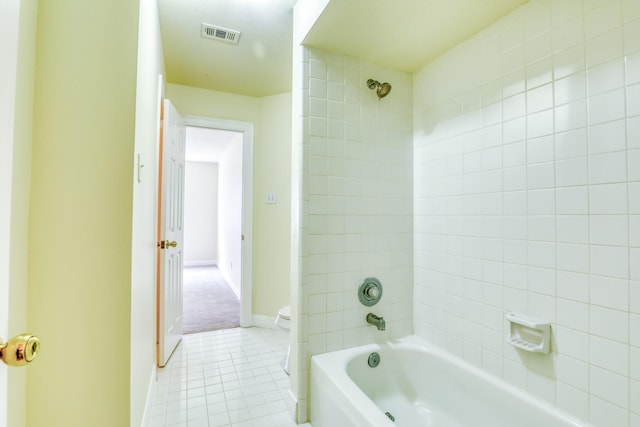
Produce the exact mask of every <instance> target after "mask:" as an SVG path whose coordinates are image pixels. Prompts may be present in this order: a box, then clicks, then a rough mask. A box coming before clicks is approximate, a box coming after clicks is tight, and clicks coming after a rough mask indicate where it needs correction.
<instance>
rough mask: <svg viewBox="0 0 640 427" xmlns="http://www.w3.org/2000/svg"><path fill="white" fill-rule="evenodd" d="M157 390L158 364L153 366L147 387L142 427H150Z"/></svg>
mask: <svg viewBox="0 0 640 427" xmlns="http://www.w3.org/2000/svg"><path fill="white" fill-rule="evenodd" d="M155 391H156V365H155V363H154V364H153V366H152V367H151V377H150V379H149V387H148V388H147V399H146V402H145V404H144V412H143V413H142V423H141V424H140V425H141V427H148V426H149V420H150V418H151V406H152V405H153V396H154V394H155Z"/></svg>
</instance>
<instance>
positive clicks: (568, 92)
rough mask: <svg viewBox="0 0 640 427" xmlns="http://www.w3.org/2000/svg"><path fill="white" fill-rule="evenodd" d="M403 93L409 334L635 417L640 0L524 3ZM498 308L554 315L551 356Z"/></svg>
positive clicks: (549, 392) (617, 421) (550, 393)
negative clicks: (411, 259)
mask: <svg viewBox="0 0 640 427" xmlns="http://www.w3.org/2000/svg"><path fill="white" fill-rule="evenodd" d="M392 95H393V94H392ZM383 102H384V101H383ZM413 103H414V206H415V223H414V231H415V240H414V249H415V252H414V254H415V270H414V278H415V290H414V293H415V302H414V313H415V331H416V333H417V334H419V335H421V336H424V337H426V338H428V339H431V340H434V341H435V342H437V343H438V344H440V345H442V346H443V347H445V348H446V349H448V350H449V351H451V352H452V353H454V354H456V355H458V356H461V357H463V358H464V359H466V360H468V361H470V362H471V363H473V364H475V365H477V366H480V367H482V368H483V369H484V370H486V371H488V372H490V373H492V374H494V375H496V376H498V377H501V378H504V379H505V380H506V381H508V382H510V383H513V384H515V385H517V386H519V387H521V388H523V389H526V390H528V391H529V392H531V393H533V394H534V395H536V396H538V397H540V398H542V399H545V400H548V401H549V402H551V403H552V404H554V405H556V406H558V407H560V408H562V409H563V410H566V411H568V412H570V413H572V414H574V415H575V416H577V417H579V418H581V419H583V420H588V421H589V422H591V423H593V424H594V425H595V426H602V427H604V426H616V427H625V426H639V425H640V2H638V1H636V0H606V1H598V0H585V1H582V0H564V1H560V0H557V1H556V0H554V1H549V0H531V1H530V2H529V3H528V4H526V5H525V6H523V7H521V8H520V9H518V10H516V11H515V12H513V13H512V14H510V15H509V16H507V17H506V18H504V19H502V20H500V21H499V22H497V23H496V24H495V25H492V26H491V27H490V28H487V29H486V30H484V31H482V32H481V33H480V34H478V35H476V36H475V37H473V38H472V39H470V40H468V41H467V42H465V43H463V44H461V45H459V46H458V47H456V48H454V49H452V50H450V51H449V52H447V53H446V54H445V55H443V56H442V57H440V58H439V59H437V60H436V61H434V62H432V63H430V64H429V65H427V66H426V67H424V68H423V69H422V70H420V71H419V72H417V73H416V74H415V76H414V92H413ZM509 311H515V312H519V313H524V314H528V315H531V316H535V317H539V318H542V319H546V320H548V321H550V322H551V323H552V330H553V342H552V353H551V354H550V355H548V356H543V355H535V354H527V353H524V352H521V351H517V350H515V349H514V348H513V347H511V346H510V345H508V344H507V343H506V342H505V334H506V332H507V324H506V323H505V321H504V315H505V313H507V312H509Z"/></svg>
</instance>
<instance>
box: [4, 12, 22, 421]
mask: <svg viewBox="0 0 640 427" xmlns="http://www.w3.org/2000/svg"><path fill="white" fill-rule="evenodd" d="M19 16H20V6H19V2H13V1H4V0H0V38H1V39H2V43H0V58H2V61H3V65H2V66H1V67H0V340H2V341H4V340H7V339H8V338H10V337H9V297H10V293H9V288H10V283H9V277H10V268H11V209H12V205H11V188H12V182H13V144H14V135H15V134H14V127H15V122H14V118H15V108H16V103H15V100H16V99H15V97H16V73H17V69H18V42H19V41H18V37H19V28H18V27H19V22H20V18H19ZM8 369H9V368H8V367H7V366H5V365H4V364H2V363H1V362H0V427H6V426H7V410H8V405H7V400H8V386H9V384H8V380H7V375H8Z"/></svg>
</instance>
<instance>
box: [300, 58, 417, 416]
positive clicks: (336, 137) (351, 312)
mask: <svg viewBox="0 0 640 427" xmlns="http://www.w3.org/2000/svg"><path fill="white" fill-rule="evenodd" d="M299 49H301V50H296V52H295V54H294V58H295V59H294V61H296V62H294V64H296V66H297V67H298V69H297V70H296V71H294V74H295V75H296V77H295V78H294V90H296V89H298V90H299V92H297V94H298V95H299V98H294V99H297V101H294V103H296V104H294V105H295V109H294V111H295V112H296V113H295V114H296V117H295V118H294V120H298V121H299V122H298V123H296V124H295V125H294V129H297V130H298V133H297V134H296V135H294V143H297V144H301V146H298V147H294V153H295V156H299V155H301V156H302V157H301V158H300V157H294V164H296V163H297V162H299V161H300V160H302V162H301V165H302V169H301V170H300V172H299V176H300V177H301V179H302V187H301V191H300V192H296V193H295V197H296V198H301V200H294V204H296V203H297V204H298V206H301V210H300V212H299V217H298V218H297V219H296V220H295V221H294V223H296V224H298V223H299V224H300V225H299V226H300V229H299V230H298V233H299V239H300V240H299V245H300V246H299V247H300V248H301V249H300V256H301V257H300V259H299V268H300V270H299V276H298V277H297V278H296V277H295V276H294V282H295V283H296V284H298V283H299V287H298V288H297V289H296V291H295V292H294V293H293V294H294V295H296V293H297V300H296V301H295V303H294V305H293V310H294V311H293V315H294V317H295V316H296V314H297V313H298V312H299V322H298V325H294V328H293V330H292V333H293V334H294V337H295V339H296V340H297V341H298V343H299V347H298V348H294V357H296V361H295V362H294V364H293V367H294V369H293V371H294V373H293V390H294V393H295V395H296V396H297V398H298V414H297V416H298V419H299V420H300V421H302V420H305V419H306V416H307V385H308V364H309V360H310V359H309V357H310V356H311V355H313V354H319V353H324V352H327V351H333V350H340V349H343V348H346V347H352V346H356V345H360V344H365V343H371V342H374V341H375V340H383V339H389V338H394V337H399V336H403V335H406V334H408V333H411V331H412V304H411V295H412V283H413V275H412V262H413V259H412V256H413V255H412V254H413V249H412V248H413V246H412V238H413V234H412V233H413V227H412V213H413V205H412V195H413V191H412V162H411V158H412V145H411V127H412V120H411V109H412V101H411V88H412V84H411V75H410V74H408V73H404V72H399V71H394V70H390V69H386V68H382V67H378V66H375V65H372V64H367V63H365V62H361V61H360V60H358V59H355V58H351V57H345V56H342V55H334V54H330V53H326V52H323V51H320V50H316V49H306V48H302V47H301V48H299ZM369 78H374V79H377V80H379V81H381V82H390V83H391V84H392V85H393V90H392V91H391V93H390V94H389V95H388V96H387V97H386V98H384V99H382V100H378V98H377V97H376V94H375V92H374V91H371V90H369V89H368V88H367V86H366V81H367V79H369ZM294 235H295V233H294ZM369 276H375V277H377V278H378V279H379V280H380V281H381V282H382V284H383V286H384V292H383V297H382V300H381V302H380V303H379V304H377V305H376V306H374V307H365V306H363V305H362V304H361V303H360V302H359V300H358V297H357V290H358V287H359V286H360V284H361V283H362V281H363V280H364V279H365V278H366V277H369ZM369 311H371V312H374V313H375V314H378V315H380V316H384V318H385V320H386V322H387V328H386V331H384V332H381V331H377V330H376V328H375V327H374V326H371V325H368V324H367V323H366V321H365V317H366V314H367V313H368V312H369ZM298 351H299V352H298Z"/></svg>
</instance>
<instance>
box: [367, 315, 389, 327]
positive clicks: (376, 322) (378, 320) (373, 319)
mask: <svg viewBox="0 0 640 427" xmlns="http://www.w3.org/2000/svg"><path fill="white" fill-rule="evenodd" d="M367 323H370V324H372V325H373V326H375V327H376V328H378V330H379V331H384V330H385V328H386V323H385V321H384V318H383V317H380V316H376V315H375V314H373V313H369V314H367Z"/></svg>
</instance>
